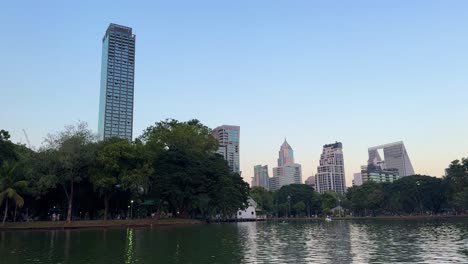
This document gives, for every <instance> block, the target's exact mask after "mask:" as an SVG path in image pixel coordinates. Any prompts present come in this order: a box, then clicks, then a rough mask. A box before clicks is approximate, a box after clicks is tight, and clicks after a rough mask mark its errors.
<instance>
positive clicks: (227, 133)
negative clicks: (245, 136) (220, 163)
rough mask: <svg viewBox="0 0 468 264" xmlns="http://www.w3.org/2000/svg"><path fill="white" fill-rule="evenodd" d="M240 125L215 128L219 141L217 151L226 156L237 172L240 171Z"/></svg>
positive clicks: (231, 166) (230, 165) (214, 135)
mask: <svg viewBox="0 0 468 264" xmlns="http://www.w3.org/2000/svg"><path fill="white" fill-rule="evenodd" d="M239 136H240V127H239V126H228V125H223V126H219V127H217V128H215V129H213V137H214V138H215V139H216V140H217V141H218V143H219V148H218V151H217V153H218V154H220V155H221V156H223V157H224V159H225V160H226V161H227V162H228V164H229V167H230V168H231V169H232V171H233V172H235V173H240V161H239Z"/></svg>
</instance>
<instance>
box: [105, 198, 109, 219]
mask: <svg viewBox="0 0 468 264" xmlns="http://www.w3.org/2000/svg"><path fill="white" fill-rule="evenodd" d="M108 210H109V195H108V194H107V192H106V194H104V221H106V220H107V211H108Z"/></svg>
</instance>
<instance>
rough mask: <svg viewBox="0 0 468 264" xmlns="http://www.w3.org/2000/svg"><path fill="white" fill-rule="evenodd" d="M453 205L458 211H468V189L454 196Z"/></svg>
mask: <svg viewBox="0 0 468 264" xmlns="http://www.w3.org/2000/svg"><path fill="white" fill-rule="evenodd" d="M453 204H454V206H455V208H456V209H457V210H458V211H464V212H466V211H467V210H468V187H465V189H463V190H462V191H459V192H457V193H456V194H455V195H454V199H453Z"/></svg>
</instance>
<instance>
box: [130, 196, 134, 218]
mask: <svg viewBox="0 0 468 264" xmlns="http://www.w3.org/2000/svg"><path fill="white" fill-rule="evenodd" d="M130 205H131V209H130V219H133V200H131V201H130Z"/></svg>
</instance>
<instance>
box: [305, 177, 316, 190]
mask: <svg viewBox="0 0 468 264" xmlns="http://www.w3.org/2000/svg"><path fill="white" fill-rule="evenodd" d="M305 184H306V185H308V186H310V187H311V188H312V189H314V190H315V176H309V178H307V180H305Z"/></svg>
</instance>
